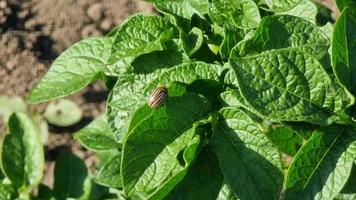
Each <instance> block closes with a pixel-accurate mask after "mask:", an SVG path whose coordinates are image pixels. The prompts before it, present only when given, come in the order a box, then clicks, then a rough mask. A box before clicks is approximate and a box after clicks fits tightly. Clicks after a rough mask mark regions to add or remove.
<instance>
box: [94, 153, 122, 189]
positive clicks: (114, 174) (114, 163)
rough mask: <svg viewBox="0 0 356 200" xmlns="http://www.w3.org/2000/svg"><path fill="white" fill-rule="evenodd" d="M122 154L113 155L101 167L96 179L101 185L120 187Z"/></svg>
mask: <svg viewBox="0 0 356 200" xmlns="http://www.w3.org/2000/svg"><path fill="white" fill-rule="evenodd" d="M120 163H121V154H117V155H114V156H112V157H111V158H110V159H109V160H108V161H107V162H106V163H104V165H103V166H102V167H101V169H100V171H99V174H98V176H97V178H96V180H95V182H97V183H98V184H100V185H104V186H107V187H112V188H119V187H122V186H121V175H120Z"/></svg>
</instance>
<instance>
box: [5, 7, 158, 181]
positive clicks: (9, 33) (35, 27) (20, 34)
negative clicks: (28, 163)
mask: <svg viewBox="0 0 356 200" xmlns="http://www.w3.org/2000/svg"><path fill="white" fill-rule="evenodd" d="M137 12H153V8H152V7H151V5H149V4H147V3H145V2H143V1H139V0H119V1H118V0H102V1H100V0H61V1H54V0H52V1H49V0H0V95H8V96H20V97H23V98H24V97H25V96H26V95H27V94H28V92H29V91H30V90H31V88H33V87H34V85H35V84H36V83H37V82H38V81H39V80H40V79H41V78H42V77H43V76H44V75H45V73H46V71H47V70H48V69H49V67H50V65H51V63H52V62H53V60H54V59H55V58H56V57H57V56H58V55H59V54H60V53H61V52H63V51H64V50H65V49H66V48H68V47H69V46H71V45H72V44H73V43H75V42H77V41H79V40H81V39H83V38H87V37H90V36H100V35H105V34H106V33H107V32H109V31H110V30H111V29H112V28H113V27H115V26H117V25H119V24H120V23H121V22H122V21H123V20H124V19H125V18H126V17H127V16H129V15H131V14H133V13H137ZM107 95H108V92H107V90H106V89H105V87H104V85H103V83H101V82H98V83H95V84H92V85H90V86H88V87H87V88H85V89H83V90H82V91H81V92H79V93H77V94H74V95H71V96H69V97H67V98H68V99H71V100H73V101H74V102H75V103H76V104H78V105H79V106H80V107H81V109H82V110H83V119H82V121H81V122H79V123H78V124H76V125H74V126H71V127H67V128H60V127H56V126H52V125H50V126H49V131H50V134H49V138H48V142H47V144H46V145H45V150H46V172H45V177H44V180H43V183H45V184H46V185H49V186H51V185H52V182H53V178H52V174H53V167H54V161H55V159H56V158H57V157H58V155H59V154H61V153H63V152H73V153H75V154H76V155H78V156H79V157H81V158H83V159H84V160H85V162H86V164H87V165H88V167H89V168H90V167H93V166H94V165H95V164H96V160H95V157H94V154H93V153H92V152H90V151H86V150H85V149H84V148H83V147H81V146H80V145H79V144H78V142H77V141H75V140H73V133H74V132H75V131H77V130H79V129H80V128H82V127H84V126H85V125H87V124H88V123H89V122H90V121H91V120H93V119H94V118H96V117H98V116H99V115H101V114H102V113H104V110H105V101H106V98H107ZM45 107H46V104H39V105H31V106H30V110H31V111H35V112H40V113H41V112H43V111H44V108H45ZM1 130H4V124H1V122H0V131H1Z"/></svg>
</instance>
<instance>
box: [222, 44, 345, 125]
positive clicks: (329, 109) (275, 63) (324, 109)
mask: <svg viewBox="0 0 356 200" xmlns="http://www.w3.org/2000/svg"><path fill="white" fill-rule="evenodd" d="M229 63H230V65H231V66H232V68H233V69H234V71H235V75H236V78H237V82H238V86H239V91H240V93H241V95H242V96H243V98H244V99H245V102H247V103H248V105H249V106H250V107H252V108H253V109H254V110H255V111H256V113H258V114H260V115H262V116H265V117H267V118H269V119H270V120H272V121H306V122H310V123H313V124H318V125H327V124H330V123H333V122H338V123H348V122H349V116H348V115H347V114H345V112H344V111H345V109H346V107H347V106H348V104H349V103H348V102H347V101H349V100H348V98H347V96H346V93H345V92H344V90H343V88H341V87H340V86H339V85H337V84H336V83H335V82H334V81H333V79H331V78H330V77H329V75H328V74H327V72H326V71H325V69H324V68H323V66H322V65H321V64H320V63H319V62H318V61H317V60H316V59H315V58H314V57H312V56H310V55H308V54H303V53H301V52H299V51H296V50H293V49H281V50H272V51H268V52H265V53H261V54H259V55H255V56H248V57H243V58H238V57H232V58H231V59H230V60H229Z"/></svg>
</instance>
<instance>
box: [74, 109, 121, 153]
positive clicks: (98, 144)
mask: <svg viewBox="0 0 356 200" xmlns="http://www.w3.org/2000/svg"><path fill="white" fill-rule="evenodd" d="M74 137H75V138H76V139H78V140H79V142H80V143H81V144H82V145H84V146H85V147H86V148H88V149H90V150H93V151H102V150H109V149H116V148H118V146H119V144H118V143H117V142H116V140H115V136H114V133H113V132H112V131H111V129H110V127H109V124H108V122H107V119H106V117H105V116H101V117H99V118H97V119H95V120H94V121H92V122H91V123H90V124H89V125H88V126H86V127H85V128H83V129H81V130H80V131H79V132H77V133H75V135H74Z"/></svg>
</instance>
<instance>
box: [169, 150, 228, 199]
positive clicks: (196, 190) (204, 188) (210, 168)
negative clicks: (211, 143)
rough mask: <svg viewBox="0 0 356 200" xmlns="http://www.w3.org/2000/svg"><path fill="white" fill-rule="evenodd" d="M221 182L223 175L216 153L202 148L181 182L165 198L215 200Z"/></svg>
mask: <svg viewBox="0 0 356 200" xmlns="http://www.w3.org/2000/svg"><path fill="white" fill-rule="evenodd" d="M222 184H223V176H222V174H221V171H220V168H219V161H218V159H217V157H216V155H215V154H214V153H213V152H209V151H208V150H206V149H203V150H202V151H201V152H200V154H199V156H198V158H197V159H196V160H195V161H194V163H193V165H192V166H191V167H190V168H189V171H188V173H187V174H186V176H185V177H184V179H183V180H182V182H181V183H179V185H178V186H177V187H176V188H175V189H174V190H173V191H172V192H171V194H169V196H168V197H166V198H165V199H166V200H168V199H172V200H173V199H174V200H178V199H181V200H196V199H204V200H216V198H217V196H218V195H219V192H220V189H221V186H222Z"/></svg>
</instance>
